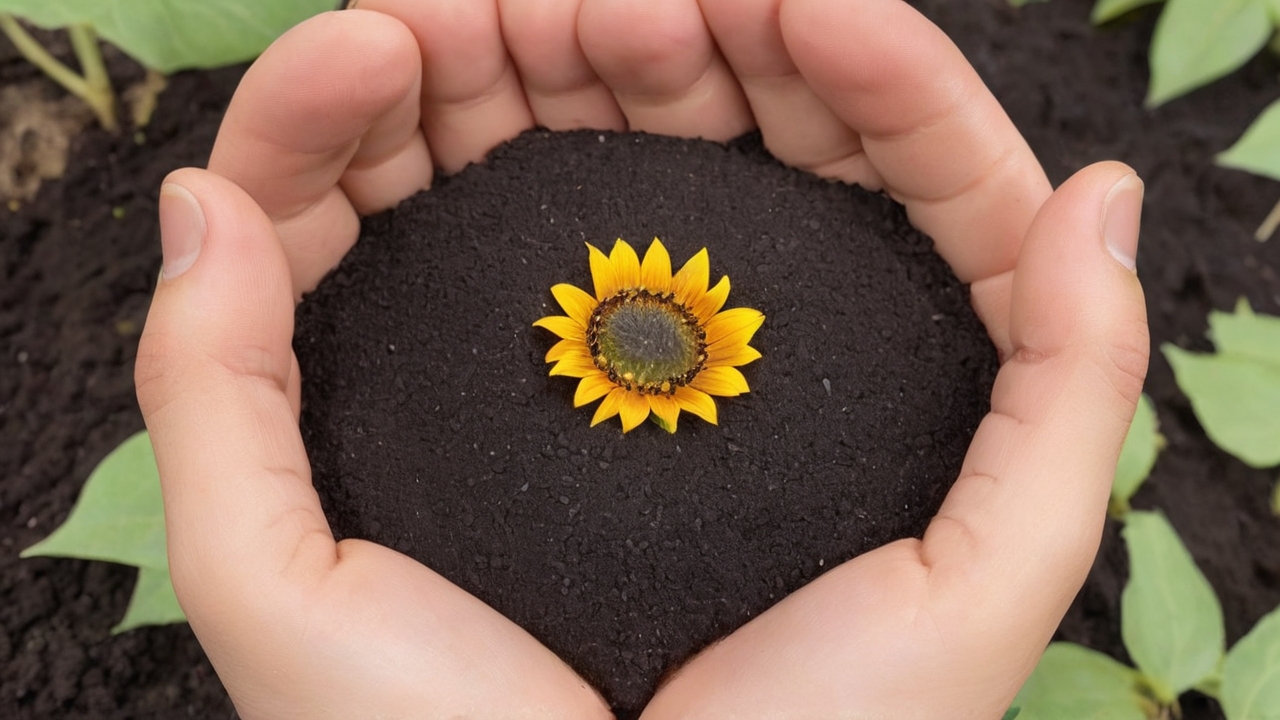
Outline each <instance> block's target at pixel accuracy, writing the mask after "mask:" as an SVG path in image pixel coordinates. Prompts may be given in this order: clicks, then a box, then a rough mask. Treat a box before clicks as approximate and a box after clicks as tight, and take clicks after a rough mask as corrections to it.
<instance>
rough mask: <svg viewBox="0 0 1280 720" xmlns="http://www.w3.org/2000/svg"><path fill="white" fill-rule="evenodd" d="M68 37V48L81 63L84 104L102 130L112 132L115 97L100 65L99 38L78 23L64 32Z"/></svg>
mask: <svg viewBox="0 0 1280 720" xmlns="http://www.w3.org/2000/svg"><path fill="white" fill-rule="evenodd" d="M67 33H68V34H69V35H70V36H71V47H72V49H74V50H75V53H76V59H77V60H79V61H80V70H81V71H82V72H84V80H85V84H86V85H87V86H88V92H89V97H85V98H84V101H85V102H87V103H89V107H91V108H93V111H94V112H95V113H97V114H98V119H99V120H100V121H102V127H104V128H106V129H107V130H110V131H112V132H115V131H116V130H118V129H119V125H117V124H116V94H115V91H114V90H112V89H111V77H110V76H108V75H107V66H106V64H105V63H103V62H102V50H101V49H100V48H99V47H98V34H97V33H95V32H94V31H93V26H91V25H89V24H88V23H77V24H75V25H72V26H71V27H69V28H67Z"/></svg>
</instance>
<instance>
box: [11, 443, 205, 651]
mask: <svg viewBox="0 0 1280 720" xmlns="http://www.w3.org/2000/svg"><path fill="white" fill-rule="evenodd" d="M36 555H40V556H52V557H72V558H81V559H85V560H104V561H107V562H116V563H122V564H125V565H134V566H137V567H138V580H137V584H135V585H134V588H133V597H132V598H131V599H130V600H129V609H128V610H126V611H125V616H124V619H123V620H121V621H120V624H119V625H116V626H115V627H114V628H112V629H111V632H113V633H119V632H124V631H125V630H132V629H133V628H135V627H138V626H140V625H164V624H168V623H175V622H182V621H184V620H186V616H185V615H183V613H182V608H180V607H178V598H177V597H176V596H175V595H174V594H173V584H172V582H171V581H170V579H169V558H168V556H167V554H166V553H165V534H164V503H163V502H162V500H161V497H160V472H159V470H157V469H156V456H155V453H153V452H152V449H151V437H150V436H149V435H148V434H147V432H146V431H145V430H144V431H142V432H140V433H137V434H135V435H133V436H132V437H130V438H129V439H128V440H125V441H124V442H123V443H120V446H119V447H117V448H116V449H115V450H112V451H111V453H110V454H108V455H107V456H106V457H105V458H103V460H102V462H100V463H98V467H96V468H94V469H93V472H92V473H90V474H89V479H88V480H87V481H86V482H85V484H84V489H83V490H81V491H80V498H79V499H78V500H76V504H75V506H74V507H72V508H71V514H70V515H69V516H68V517H67V520H66V522H64V523H62V525H60V526H59V527H58V529H56V530H54V531H53V533H51V534H50V535H49V537H47V538H45V539H44V540H41V541H40V542H38V543H36V544H35V545H32V546H31V547H29V548H27V549H26V550H24V551H22V557H24V558H25V557H32V556H36Z"/></svg>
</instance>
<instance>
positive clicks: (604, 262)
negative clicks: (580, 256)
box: [587, 243, 618, 300]
mask: <svg viewBox="0 0 1280 720" xmlns="http://www.w3.org/2000/svg"><path fill="white" fill-rule="evenodd" d="M587 253H588V254H590V255H591V279H592V280H593V281H595V285H596V300H604V299H605V298H607V297H609V296H610V295H613V294H614V293H616V292H618V275H617V273H615V272H614V271H613V263H611V262H609V256H608V255H605V254H604V253H602V252H600V250H599V249H598V248H596V246H594V245H592V244H591V243H587Z"/></svg>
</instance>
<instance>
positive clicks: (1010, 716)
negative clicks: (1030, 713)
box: [1000, 707, 1022, 720]
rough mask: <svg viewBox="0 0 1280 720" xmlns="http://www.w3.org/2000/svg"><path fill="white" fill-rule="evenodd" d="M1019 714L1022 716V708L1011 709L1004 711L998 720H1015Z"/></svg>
mask: <svg viewBox="0 0 1280 720" xmlns="http://www.w3.org/2000/svg"><path fill="white" fill-rule="evenodd" d="M1021 714H1022V708H1019V707H1011V708H1009V709H1008V710H1005V711H1004V717H1002V718H1000V720H1017V719H1018V716H1019V715H1021Z"/></svg>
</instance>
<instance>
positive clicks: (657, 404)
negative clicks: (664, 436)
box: [649, 395, 680, 433]
mask: <svg viewBox="0 0 1280 720" xmlns="http://www.w3.org/2000/svg"><path fill="white" fill-rule="evenodd" d="M649 408H650V409H651V410H653V414H654V415H656V416H658V419H659V420H661V421H662V422H660V423H659V425H661V426H662V429H663V430H666V431H667V432H669V433H673V432H675V431H676V421H677V420H678V419H679V418H680V403H678V402H676V399H675V398H673V397H670V396H668V395H650V396H649Z"/></svg>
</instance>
